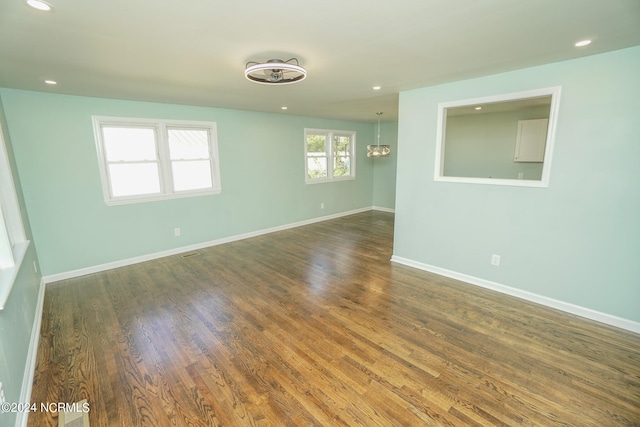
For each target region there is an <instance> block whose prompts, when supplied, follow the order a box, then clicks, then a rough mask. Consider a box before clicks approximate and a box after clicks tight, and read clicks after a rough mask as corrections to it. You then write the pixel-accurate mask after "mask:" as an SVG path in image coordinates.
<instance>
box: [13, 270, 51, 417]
mask: <svg viewBox="0 0 640 427" xmlns="http://www.w3.org/2000/svg"><path fill="white" fill-rule="evenodd" d="M45 288H46V284H45V282H44V279H41V280H40V288H39V289H38V300H37V302H36V312H35V313H34V315H33V316H34V318H33V327H32V328H31V339H30V340H29V350H28V352H27V361H26V363H25V367H24V374H23V377H22V389H21V390H20V402H21V403H27V402H31V388H32V386H33V377H34V376H35V373H36V360H37V358H38V342H39V341H40V325H41V323H42V309H43V305H44V291H45ZM28 417H29V412H25V411H22V412H18V416H17V417H16V424H15V425H16V427H27V419H28Z"/></svg>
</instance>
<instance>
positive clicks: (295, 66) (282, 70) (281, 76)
mask: <svg viewBox="0 0 640 427" xmlns="http://www.w3.org/2000/svg"><path fill="white" fill-rule="evenodd" d="M244 76H245V77H246V78H247V80H250V81H252V82H255V83H260V84H265V85H286V84H291V83H297V82H301V81H302V80H304V79H305V78H306V77H307V70H305V69H304V68H302V67H301V66H300V64H299V63H298V58H291V59H289V60H287V61H283V60H281V59H270V60H268V61H267V62H263V63H260V62H247V65H246V66H245V70H244Z"/></svg>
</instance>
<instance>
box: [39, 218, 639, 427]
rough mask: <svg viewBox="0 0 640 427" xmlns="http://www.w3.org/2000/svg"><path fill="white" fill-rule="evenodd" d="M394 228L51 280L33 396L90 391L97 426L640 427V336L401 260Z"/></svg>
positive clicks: (269, 242)
mask: <svg viewBox="0 0 640 427" xmlns="http://www.w3.org/2000/svg"><path fill="white" fill-rule="evenodd" d="M392 236H393V215H392V214H389V213H384V212H376V211H371V212H365V213H361V214H356V215H352V216H348V217H342V218H338V219H335V220H330V221H326V222H322V223H317V224H313V225H309V226H304V227H299V228H296V229H291V230H286V231H281V232H277V233H272V234H268V235H263V236H259V237H255V238H251V239H247V240H243V241H237V242H233V243H228V244H225V245H220V246H216V247H211V248H207V249H204V250H200V251H198V252H197V253H194V254H185V255H184V256H182V255H176V256H172V257H168V258H163V259H159V260H155V261H150V262H146V263H142V264H137V265H134V266H130V267H124V268H120V269H116V270H111V271H107V272H103V273H97V274H93V275H90V276H85V277H80V278H76V279H71V280H65V281H62V282H58V283H55V284H51V285H49V286H48V287H47V291H46V296H45V303H44V313H43V321H42V330H41V338H40V343H39V350H38V360H37V368H36V375H35V380H34V386H33V395H32V402H37V403H38V404H39V403H40V402H69V403H71V402H75V401H79V400H81V399H83V398H86V399H87V400H88V402H89V404H90V412H89V419H90V422H91V426H92V427H97V426H128V427H130V426H219V425H225V426H254V425H255V426H283V425H286V426H334V425H335V426H393V425H398V426H400V425H402V426H416V425H445V426H478V425H483V426H484V425H500V426H505V425H508V426H515V425H518V426H520V425H538V426H554V425H569V426H598V427H603V426H616V425H640V336H639V335H636V334H633V333H631V332H628V331H624V330H619V329H616V328H613V327H609V326H606V325H603V324H599V323H596V322H592V321H589V320H585V319H582V318H579V317H576V316H573V315H569V314H566V313H562V312H558V311H555V310H552V309H548V308H545V307H541V306H538V305H535V304H532V303H528V302H525V301H522V300H519V299H516V298H512V297H509V296H505V295H501V294H498V293H494V292H491V291H488V290H484V289H481V288H478V287H475V286H471V285H467V284H464V283H461V282H457V281H455V280H451V279H447V278H444V277H441V276H437V275H434V274H430V273H426V272H424V271H420V270H416V269H412V268H410V267H406V266H402V265H398V264H393V263H391V262H390V261H389V258H390V257H391V253H392ZM29 426H34V427H35V426H37V427H40V426H57V418H56V416H55V414H51V413H46V412H34V413H31V414H30V416H29Z"/></svg>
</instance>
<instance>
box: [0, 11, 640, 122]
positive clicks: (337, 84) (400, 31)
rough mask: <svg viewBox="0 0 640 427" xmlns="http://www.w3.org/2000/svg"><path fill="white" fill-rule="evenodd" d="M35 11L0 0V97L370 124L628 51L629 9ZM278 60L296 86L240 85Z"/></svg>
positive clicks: (633, 41) (637, 39) (635, 31)
mask: <svg viewBox="0 0 640 427" xmlns="http://www.w3.org/2000/svg"><path fill="white" fill-rule="evenodd" d="M47 1H48V2H49V3H50V4H51V5H52V6H53V7H54V10H53V11H52V12H42V11H38V10H35V9H32V8H30V7H29V6H27V5H26V4H25V3H24V1H23V0H0V87H10V88H20V89H29V90H37V91H47V92H56V93H66V94H76V95H88V96H98V97H107V98H118V99H132V100H144V101H154V102H168V103H178V104H189V105H202V106H212V107H224V108H236V109H243V110H253V111H266V112H273V113H282V114H295V115H308V116H316V117H327V118H338V119H347V120H359V121H371V122H375V121H376V120H377V116H376V114H375V113H376V112H377V111H382V112H384V115H383V119H386V120H393V119H395V118H397V106H398V92H399V91H403V90H408V89H413V88H418V87H424V86H430V85H435V84H441V83H445V82H450V81H455V80H461V79H466V78H472V77H478V76H482V75H488V74H494V73H499V72H504V71H509V70H514V69H518V68H524V67H530V66H534V65H539V64H545V63H550V62H556V61H561V60H566V59H572V58H577V57H580V56H586V55H593V54H597V53H602V52H607V51H611V50H617V49H622V48H626V47H631V46H636V45H640V0H398V1H395V2H391V1H377V0H306V1H305V0H270V1H260V0H234V1H231V0H227V1H221V0H106V1H98V0H47ZM585 38H590V39H593V43H592V44H591V45H589V46H587V47H583V48H576V47H574V46H573V45H574V43H575V42H577V41H579V40H581V39H585ZM291 57H297V58H298V59H299V61H300V65H302V66H303V67H305V68H306V69H307V71H308V77H307V79H306V80H304V81H302V82H300V83H297V84H293V85H286V86H275V87H274V86H265V85H259V84H256V83H252V82H249V81H247V80H246V79H245V78H244V74H243V71H244V68H245V64H246V63H247V62H248V61H256V62H264V61H266V60H268V59H282V60H287V59H289V58H291ZM45 79H53V80H56V81H58V85H56V86H48V85H46V84H44V83H43V80H45ZM374 85H380V86H382V89H381V90H380V91H374V90H372V86H374ZM281 106H287V107H288V110H286V111H282V110H281V109H280V107H281Z"/></svg>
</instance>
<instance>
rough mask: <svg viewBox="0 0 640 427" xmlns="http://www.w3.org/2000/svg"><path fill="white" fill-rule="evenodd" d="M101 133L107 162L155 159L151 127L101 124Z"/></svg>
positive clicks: (153, 134) (154, 137)
mask: <svg viewBox="0 0 640 427" xmlns="http://www.w3.org/2000/svg"><path fill="white" fill-rule="evenodd" d="M102 135H103V138H104V151H105V154H106V156H107V161H108V162H118V161H139V160H156V133H155V131H154V129H153V128H134V127H112V126H103V127H102Z"/></svg>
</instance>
